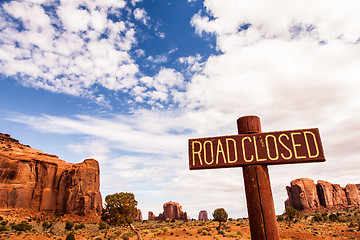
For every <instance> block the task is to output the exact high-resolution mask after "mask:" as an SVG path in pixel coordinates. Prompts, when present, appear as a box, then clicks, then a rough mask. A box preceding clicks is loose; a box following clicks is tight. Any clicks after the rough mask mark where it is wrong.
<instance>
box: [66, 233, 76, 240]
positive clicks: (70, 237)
mask: <svg viewBox="0 0 360 240" xmlns="http://www.w3.org/2000/svg"><path fill="white" fill-rule="evenodd" d="M66 240H75V235H74V233H73V232H69V234H68V235H67V236H66Z"/></svg>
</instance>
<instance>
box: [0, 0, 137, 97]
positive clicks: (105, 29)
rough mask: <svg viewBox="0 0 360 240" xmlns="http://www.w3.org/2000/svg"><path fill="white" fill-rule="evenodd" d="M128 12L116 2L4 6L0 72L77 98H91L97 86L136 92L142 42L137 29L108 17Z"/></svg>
mask: <svg viewBox="0 0 360 240" xmlns="http://www.w3.org/2000/svg"><path fill="white" fill-rule="evenodd" d="M47 6H53V8H50V7H47ZM124 7H125V2H124V1H110V0H109V1H100V2H95V1H88V2H81V1H65V0H62V1H59V2H58V3H56V2H47V3H44V4H43V5H41V3H40V2H37V3H33V2H30V1H23V2H17V1H11V2H7V3H3V4H2V5H1V19H2V20H4V21H5V22H6V23H7V24H6V25H4V24H3V25H2V31H1V32H0V37H1V39H2V40H1V42H0V61H1V62H2V64H1V67H0V71H1V72H2V73H3V74H5V75H7V76H17V77H18V79H19V82H20V83H22V84H23V85H25V86H29V87H35V88H43V89H46V90H49V91H53V92H60V93H66V94H70V95H75V96H85V97H89V96H91V95H93V92H94V91H93V90H94V87H95V86H97V85H98V86H102V87H104V88H106V89H109V90H114V91H118V90H126V89H129V88H131V87H133V86H134V85H136V84H137V80H136V79H137V78H136V75H137V74H138V72H139V69H138V66H137V64H136V63H135V61H134V60H133V59H132V58H131V57H130V55H129V53H128V52H129V51H130V50H131V49H132V47H133V46H134V44H136V42H137V40H136V38H135V30H134V28H133V27H132V26H133V24H132V23H130V22H129V21H128V20H127V19H122V21H116V22H115V21H112V20H111V19H109V18H108V14H110V13H112V12H114V11H118V12H119V11H121V9H122V8H124ZM52 9H54V10H52ZM15 19H16V20H15ZM2 22H3V21H2ZM94 98H96V99H97V100H101V98H103V97H101V96H96V97H94Z"/></svg>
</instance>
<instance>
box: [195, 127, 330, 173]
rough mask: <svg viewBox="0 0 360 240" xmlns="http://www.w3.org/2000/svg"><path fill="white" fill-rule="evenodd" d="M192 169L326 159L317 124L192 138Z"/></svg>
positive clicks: (307, 161)
mask: <svg viewBox="0 0 360 240" xmlns="http://www.w3.org/2000/svg"><path fill="white" fill-rule="evenodd" d="M188 148H189V168H190V170H199V169H214V168H229V167H244V166H247V165H279V164H293V163H309V162H324V161H325V155H324V150H323V146H322V142H321V138H320V133H319V129H318V128H310V129H300V130H287V131H275V132H260V133H251V134H238V135H230V136H219V137H206V138H197V139H189V141H188Z"/></svg>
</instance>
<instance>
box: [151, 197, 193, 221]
mask: <svg viewBox="0 0 360 240" xmlns="http://www.w3.org/2000/svg"><path fill="white" fill-rule="evenodd" d="M163 208H164V212H163V213H160V214H159V216H155V215H154V213H153V212H149V215H148V217H149V220H165V219H176V220H183V219H187V213H186V212H183V211H182V207H181V206H180V204H179V203H177V202H172V201H170V202H167V203H165V204H164V206H163Z"/></svg>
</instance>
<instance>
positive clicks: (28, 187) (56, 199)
mask: <svg viewBox="0 0 360 240" xmlns="http://www.w3.org/2000/svg"><path fill="white" fill-rule="evenodd" d="M99 185H100V182H99V163H98V162H97V161H96V160H95V159H86V160H84V162H82V163H77V164H72V163H67V162H65V161H63V160H61V159H59V158H58V157H57V156H55V155H51V154H46V153H43V152H42V151H40V150H36V149H33V148H31V147H30V146H27V145H23V144H21V143H19V141H18V140H15V139H13V138H11V137H10V135H8V134H1V133H0V209H19V208H23V209H30V210H33V211H35V212H43V213H48V214H55V215H64V214H77V215H81V216H89V215H97V214H100V213H101V209H102V199H101V194H100V191H99Z"/></svg>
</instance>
